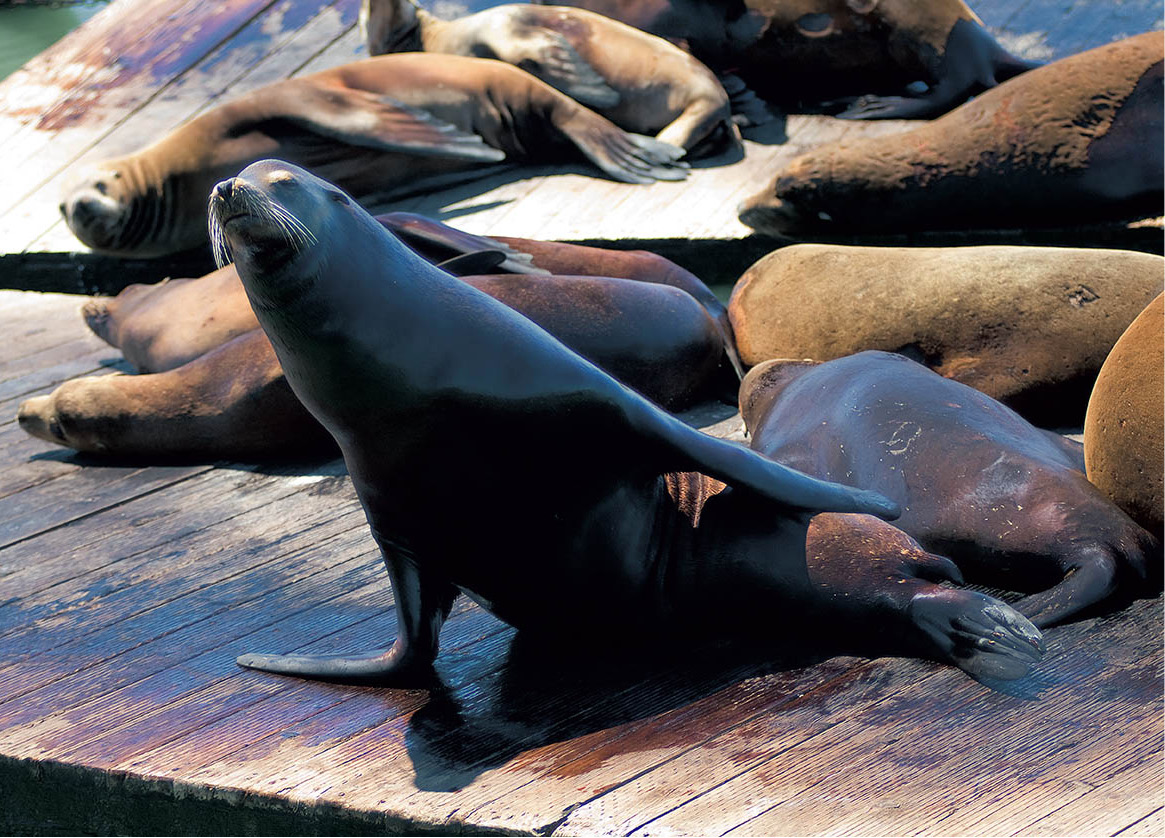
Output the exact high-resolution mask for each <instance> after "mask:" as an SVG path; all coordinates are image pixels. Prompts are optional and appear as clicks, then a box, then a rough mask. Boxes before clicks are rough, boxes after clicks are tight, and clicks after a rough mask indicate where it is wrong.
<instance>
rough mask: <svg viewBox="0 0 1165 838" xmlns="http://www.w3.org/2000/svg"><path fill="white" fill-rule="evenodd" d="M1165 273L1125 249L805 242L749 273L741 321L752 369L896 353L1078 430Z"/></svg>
mask: <svg viewBox="0 0 1165 838" xmlns="http://www.w3.org/2000/svg"><path fill="white" fill-rule="evenodd" d="M1163 277H1165V259H1162V258H1161V257H1160V256H1153V255H1149V254H1145V253H1133V252H1131V251H1125V250H1092V249H1082V248H1081V249H1077V248H1066V247H1065V248H1061V247H847V246H842V245H821V244H798V245H792V246H790V247H782V248H780V249H778V250H776V251H774V252H773V253H770V254H769V255H768V256H765V257H764V258H763V259H761V260H759V261H758V262H757V263H756V264H755V265H753V266H752V267H750V268H749V269H748V270H747V271H745V273H744V274H743V275H742V276H741V278H740V280H739V282H737V284H736V287H735V288H734V289H733V292H732V299H731V301H730V303H729V317H730V318H731V320H732V325H733V330H734V333H735V336H736V342H737V347H738V349H739V351H740V354H741V357H742V359H743V361H744V362H745V363H746V364H748V365H753V364H759V363H760V362H761V361H764V360H767V359H769V358H813V359H815V360H818V361H829V360H832V359H833V358H840V357H843V356H845V355H852V354H853V353H855V352H860V351H861V350H863V349H884V350H886V351H889V352H898V353H901V354H903V355H906V356H907V357H909V358H912V359H913V360H915V361H919V362H921V363H923V364H925V365H926V366H928V367H930V368H931V369H933V370H935V371H936V372H938V373H940V374H942V375H944V376H946V377H948V378H953V379H954V380H956V381H961V382H962V383H963V384H968V385H970V386H971V387H974V388H975V389H977V390H981V391H983V392H984V393H986V394H987V395H989V396H991V397H992V398H995V399H998V400H1000V401H1002V402H1003V403H1004V404H1007V405H1008V406H1009V407H1012V408H1013V409H1015V410H1017V411H1019V412H1020V413H1021V414H1023V415H1024V416H1025V417H1026V418H1028V419H1029V420H1030V421H1034V422H1037V423H1039V424H1045V425H1049V426H1052V427H1066V426H1070V425H1075V424H1077V423H1079V422H1080V421H1081V420H1082V419H1083V418H1084V409H1085V406H1086V405H1087V402H1088V394H1089V392H1090V391H1091V390H1092V385H1093V383H1094V382H1095V380H1096V374H1097V372H1098V371H1099V370H1100V365H1101V364H1102V363H1104V359H1105V358H1106V357H1107V356H1108V353H1109V350H1110V349H1112V346H1113V344H1115V343H1116V341H1117V338H1119V337H1120V335H1121V332H1123V331H1124V329H1125V327H1126V326H1127V325H1128V324H1129V323H1131V322H1132V321H1133V319H1134V318H1135V317H1136V316H1137V314H1139V313H1140V311H1141V309H1142V308H1144V306H1145V305H1146V304H1147V303H1148V302H1149V301H1150V300H1152V299H1153V297H1154V296H1156V295H1157V294H1159V293H1160V292H1161V286H1162V281H1163ZM838 300H844V301H845V305H843V306H839V305H838V304H837V301H838Z"/></svg>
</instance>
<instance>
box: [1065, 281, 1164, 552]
mask: <svg viewBox="0 0 1165 838" xmlns="http://www.w3.org/2000/svg"><path fill="white" fill-rule="evenodd" d="M1163 329H1165V305H1163V303H1162V297H1161V295H1158V296H1157V298H1156V299H1155V300H1153V302H1151V303H1149V305H1148V306H1146V308H1145V310H1144V311H1143V312H1141V314H1140V315H1139V316H1138V317H1137V319H1136V320H1134V321H1133V323H1132V325H1131V326H1129V328H1128V329H1126V330H1125V333H1124V334H1123V335H1121V338H1120V340H1118V341H1117V342H1116V346H1114V347H1113V349H1112V352H1111V353H1110V354H1109V356H1108V359H1107V360H1106V361H1105V362H1104V366H1102V367H1101V368H1100V375H1098V376H1097V378H1096V387H1095V388H1094V389H1093V391H1092V398H1091V399H1089V401H1088V413H1087V414H1086V415H1085V417H1084V465H1085V472H1086V473H1087V475H1088V479H1089V480H1091V481H1092V483H1093V484H1095V485H1096V486H1097V487H1098V488H1099V489H1100V491H1102V492H1104V494H1105V495H1107V496H1108V498H1109V499H1110V500H1112V501H1113V503H1115V504H1116V505H1117V506H1119V507H1120V508H1121V509H1123V510H1124V511H1125V512H1127V513H1128V514H1129V516H1130V517H1132V519H1133V520H1134V521H1136V522H1137V523H1138V524H1140V525H1141V526H1142V527H1144V528H1145V529H1147V530H1149V532H1151V533H1153V534H1154V535H1156V536H1157V537H1158V538H1161V531H1162V463H1163V462H1165V440H1163V439H1162V435H1163V433H1165V431H1163V430H1162V429H1163V428H1165V407H1163V405H1165V381H1163V380H1162V370H1163V369H1165V338H1163V337H1162V330H1163Z"/></svg>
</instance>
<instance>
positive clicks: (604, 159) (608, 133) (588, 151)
mask: <svg viewBox="0 0 1165 838" xmlns="http://www.w3.org/2000/svg"><path fill="white" fill-rule="evenodd" d="M555 124H556V125H557V126H558V129H559V130H560V131H562V133H563V134H564V135H565V136H566V138H567V139H569V140H570V141H571V142H572V143H574V145H575V146H576V147H577V148H578V150H579V151H581V152H582V153H583V154H584V155H585V156H586V157H587V159H588V160H590V161H591V162H592V163H594V164H595V165H596V166H598V167H599V168H600V169H602V170H603V171H604V172H606V173H607V174H608V175H610V176H611V177H612V178H614V179H615V180H619V181H622V182H623V183H653V182H655V181H657V180H684V179H685V178H686V177H687V176H688V164H687V163H684V162H682V161H681V160H680V158H681V157H683V156H684V155H685V154H686V153H687V151H686V150H684V149H682V148H679V147H677V146H674V145H671V144H670V143H665V142H660V141H659V140H657V139H655V138H653V137H644V136H642V135H640V134H630V133H628V132H626V131H624V130H623V129H622V128H619V127H618V126H616V125H615V124H614V123H612V122H610V121H608V120H607V119H604V118H603V117H601V116H599V115H598V114H597V113H595V112H594V111H589V110H587V109H586V108H584V107H582V106H581V105H576V106H575V108H574V109H573V113H572V114H571V115H570V116H569V117H567V118H566V119H564V120H561V121H557V122H556V123H555Z"/></svg>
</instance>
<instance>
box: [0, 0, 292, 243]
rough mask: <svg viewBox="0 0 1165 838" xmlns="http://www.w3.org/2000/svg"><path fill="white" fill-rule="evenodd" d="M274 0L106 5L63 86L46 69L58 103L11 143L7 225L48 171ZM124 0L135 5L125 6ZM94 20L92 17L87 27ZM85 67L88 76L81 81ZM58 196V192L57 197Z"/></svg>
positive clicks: (1, 204) (4, 203)
mask: <svg viewBox="0 0 1165 838" xmlns="http://www.w3.org/2000/svg"><path fill="white" fill-rule="evenodd" d="M273 2H275V0H220V2H217V3H205V2H201V0H169V2H168V1H167V0H119V3H117V4H114V5H113V6H111V7H110V8H109V9H106V10H105V12H104V13H103V14H102V15H100V16H99V17H98V18H95V20H99V21H100V22H99V24H98V26H96V27H94V28H95V30H96V31H95V33H94V38H93V40H92V41H90V42H89V43H86V44H85V47H84V48H83V49H82V50H80V51H79V53H78V54H77V55H76V56H75V58H73V59H72V60H71V61H68V62H67V64H66V66H69V67H71V66H74V65H80V66H81V67H83V68H84V69H82V70H80V71H79V72H78V71H77V70H73V72H72V74H71V75H70V77H69V78H68V80H67V81H65V82H64V83H62V84H59V86H58V80H57V78H54V76H53V74H51V73H50V74H47V76H46V77H45V84H46V88H47V89H46V90H44V91H43V93H42V94H41V96H42V97H43V98H44V99H46V100H51V101H52V105H51V106H49V107H48V108H47V109H44V108H42V110H41V114H40V115H39V117H38V118H37V120H36V123H35V125H34V126H32V127H31V128H30V129H29V130H26V131H24V132H22V133H21V134H18V135H16V136H14V137H11V138H9V140H8V141H7V142H6V143H5V151H6V153H7V154H8V155H10V156H9V158H8V162H9V164H10V165H12V168H11V169H9V170H8V172H7V174H6V176H5V180H6V187H7V188H6V189H5V190H4V194H3V195H0V212H2V214H0V224H3V225H4V228H5V229H7V228H8V226H9V225H12V224H14V223H18V222H19V220H20V218H21V216H22V213H21V212H20V211H19V210H17V211H16V212H13V211H12V209H13V208H14V207H18V206H19V202H21V201H22V200H23V199H24V198H26V197H28V196H29V195H31V194H32V193H34V192H37V191H41V190H43V188H44V187H45V185H46V183H47V182H48V177H49V176H51V175H55V174H57V173H58V172H59V171H60V170H61V169H62V167H64V166H65V165H67V164H68V163H69V162H71V161H72V160H74V159H76V157H77V155H78V154H80V153H81V152H83V151H84V150H85V149H86V148H88V147H89V146H90V145H91V144H92V143H93V142H95V141H96V140H97V139H99V138H100V137H102V136H104V135H105V134H106V133H107V132H108V131H109V130H110V129H112V128H113V127H114V126H116V125H117V124H118V123H120V122H121V121H122V120H124V119H125V117H126V116H127V114H128V113H130V112H132V111H133V110H134V109H136V108H137V107H139V106H140V105H141V104H143V103H144V102H147V101H149V100H150V99H152V98H153V97H155V96H156V95H158V93H159V91H160V90H162V89H163V88H164V87H165V85H166V83H167V82H168V81H169V80H172V79H174V78H176V77H178V76H180V75H181V74H182V73H184V72H185V71H186V70H188V69H189V68H190V67H191V66H192V65H193V64H194V63H196V62H197V61H199V60H201V59H202V58H203V57H204V56H205V55H206V53H207V52H209V51H210V50H211V49H213V48H214V46H216V45H217V44H219V43H221V42H222V41H223V40H225V39H226V38H229V37H230V36H232V35H233V34H235V33H236V32H237V31H238V30H239V29H240V28H241V27H242V26H244V25H245V24H246V22H247V21H248V20H250V19H251V18H252V17H254V16H255V15H256V14H258V13H259V12H260V11H262V10H263V9H265V8H267V7H268V6H270V5H271V4H272V3H273ZM120 3H128V4H132V5H127V6H126V7H124V9H122V8H118V5H119V4H120ZM90 23H92V21H90ZM87 28H88V24H84V25H82V27H81V29H87ZM111 57H113V58H112V59H111ZM78 75H80V76H81V78H80V79H79V80H78V81H74V79H76V78H77V76H78ZM53 88H56V91H55V95H54V90H53ZM21 90H22V91H23V90H24V87H23V86H22V88H21ZM25 107H26V108H27V106H25ZM34 160H35V165H32V161H34ZM26 164H28V165H26ZM56 200H57V198H56V195H55V194H54V195H53V197H52V201H53V203H55V202H56Z"/></svg>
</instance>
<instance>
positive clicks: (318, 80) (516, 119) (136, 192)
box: [61, 53, 686, 256]
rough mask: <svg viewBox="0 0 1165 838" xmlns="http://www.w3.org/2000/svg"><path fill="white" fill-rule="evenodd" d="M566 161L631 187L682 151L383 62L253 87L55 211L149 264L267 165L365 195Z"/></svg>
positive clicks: (484, 83)
mask: <svg viewBox="0 0 1165 838" xmlns="http://www.w3.org/2000/svg"><path fill="white" fill-rule="evenodd" d="M570 148H573V152H566V153H565V154H564V153H563V152H565V151H566V149H570ZM571 153H573V154H575V155H581V156H582V157H585V158H586V159H588V160H590V161H591V162H592V163H594V164H595V165H596V166H598V167H599V168H600V169H602V170H603V171H604V172H606V173H607V174H608V175H610V176H611V177H613V178H615V179H616V180H622V181H626V182H628V183H650V182H653V181H655V180H657V179H662V180H682V179H683V178H684V177H685V176H686V172H685V168H684V165H685V164H682V163H678V162H677V160H678V158H679V157H681V156H682V155H683V153H684V152H683V149H679V148H676V147H674V146H671V145H668V144H667V143H663V142H660V141H658V140H655V139H652V138H650V137H639V136H636V135H632V134H628V133H627V132H625V131H623V130H622V129H620V128H618V127H616V126H615V125H612V124H611V123H610V122H609V121H608V120H606V119H604V118H603V117H601V116H599V115H598V114H596V113H594V112H593V111H590V110H588V109H587V108H585V107H583V106H582V105H580V104H578V103H577V102H575V101H574V100H573V99H570V98H569V97H567V96H563V95H562V94H561V93H559V92H558V91H557V90H555V89H554V88H552V87H550V86H549V85H547V84H545V83H543V82H541V81H539V80H538V79H536V78H534V77H533V76H531V75H530V74H529V73H525V72H523V71H521V70H519V69H518V68H516V67H512V66H510V65H509V64H505V63H503V62H501V61H490V60H488V59H483V58H464V57H461V56H439V55H428V54H425V53H412V54H400V55H384V56H380V57H379V58H371V59H367V60H364V61H356V62H353V63H351V64H345V65H343V66H340V67H333V68H332V69H330V70H324V71H322V72H319V73H314V74H312V75H309V76H304V77H302V78H294V79H286V80H284V81H280V82H276V83H275V84H270V85H267V86H265V87H261V88H259V89H257V90H255V91H253V92H251V93H248V94H246V95H244V96H241V97H239V98H238V99H235V100H233V101H231V102H228V103H227V104H225V105H220V106H219V107H217V108H213V109H211V110H209V111H207V112H206V113H204V114H202V115H201V116H198V117H195V118H194V119H192V120H190V121H189V122H187V123H186V124H184V125H183V126H181V127H180V128H178V129H177V130H175V131H174V132H172V133H171V134H169V135H168V136H166V137H164V138H163V139H161V140H159V141H158V142H157V143H155V144H153V145H151V146H149V147H148V148H145V149H143V150H142V151H139V152H138V153H136V154H132V155H130V156H128V157H123V158H120V159H117V160H109V161H106V162H104V163H99V164H97V165H96V166H93V167H91V168H89V169H86V170H83V171H81V172H80V173H79V174H78V175H77V176H76V177H75V179H74V181H73V183H72V184H71V185H70V186H69V187H68V189H67V193H66V198H65V201H64V203H62V204H61V212H62V214H63V215H64V217H65V220H66V221H67V222H68V224H69V227H70V229H72V231H73V232H74V233H75V234H76V236H77V237H78V238H79V239H80V240H81V241H83V242H84V243H85V244H87V245H89V246H90V247H92V248H94V249H96V250H102V251H106V252H110V253H116V254H122V255H134V256H158V255H164V254H167V253H172V252H175V251H178V250H182V249H185V248H189V247H194V246H196V245H199V244H202V243H203V242H205V241H206V207H205V206H204V204H203V202H204V200H205V196H206V195H207V194H208V193H209V191H210V188H211V187H212V186H213V185H214V184H215V183H216V182H218V181H219V180H221V179H222V178H223V177H227V176H229V175H230V174H232V173H234V172H237V171H238V170H239V169H240V168H242V167H243V166H245V165H247V164H248V163H250V162H252V161H254V160H258V159H260V158H263V157H266V156H269V155H271V154H279V155H281V156H283V157H286V158H288V159H290V160H295V161H297V162H298V163H300V164H301V165H304V166H308V167H310V168H312V169H313V170H315V171H318V172H319V173H320V174H321V175H322V176H324V177H326V178H328V179H329V180H333V181H335V182H337V183H341V184H344V185H345V186H347V187H349V188H350V189H351V190H352V191H353V193H354V194H356V195H357V196H368V195H373V194H377V193H384V192H387V191H390V190H392V189H394V188H399V187H400V185H401V184H402V183H407V182H409V181H415V180H418V179H421V178H426V177H430V176H438V175H443V174H447V173H449V172H453V171H458V170H462V169H465V168H467V167H474V166H480V165H481V164H482V163H488V162H495V163H496V162H498V161H501V160H503V159H511V160H534V159H564V158H565V157H567V156H569V155H570V154H571Z"/></svg>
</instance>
